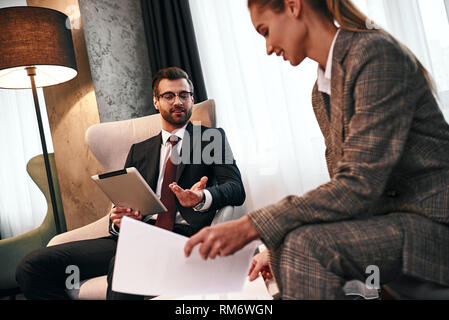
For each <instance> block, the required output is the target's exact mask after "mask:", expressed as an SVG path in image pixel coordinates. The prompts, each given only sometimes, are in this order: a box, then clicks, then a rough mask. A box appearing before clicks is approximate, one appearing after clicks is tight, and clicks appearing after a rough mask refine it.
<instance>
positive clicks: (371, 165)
mask: <svg viewBox="0 0 449 320" xmlns="http://www.w3.org/2000/svg"><path fill="white" fill-rule="evenodd" d="M312 102H313V108H314V111H315V115H316V118H317V120H318V123H319V125H320V128H321V131H322V133H323V135H324V139H325V143H326V160H327V166H328V170H329V174H330V177H331V181H330V182H328V183H326V184H324V185H322V186H320V187H319V188H317V189H315V190H313V191H311V192H308V193H307V194H305V195H304V196H302V197H298V196H290V197H287V198H286V199H284V200H282V201H280V202H279V203H277V204H274V205H271V206H268V207H266V208H263V209H261V210H257V211H255V212H252V213H249V214H248V215H249V217H250V218H251V219H252V221H253V222H254V223H255V225H256V227H257V229H258V230H259V232H260V234H261V235H262V239H263V240H264V242H265V243H266V244H267V246H268V247H269V248H270V249H273V250H274V249H276V248H277V247H278V246H279V245H281V244H282V241H283V239H284V237H285V235H286V234H287V233H289V232H290V231H291V230H293V229H296V228H298V227H300V226H301V225H304V224H313V223H323V222H324V223H325V222H336V221H342V220H349V219H365V218H369V217H372V216H375V215H385V214H398V215H399V216H400V218H401V221H402V225H403V227H404V237H405V239H404V253H403V259H404V261H403V272H404V273H405V274H408V275H412V276H416V277H419V278H423V279H426V280H430V281H433V282H438V283H441V284H446V285H449V263H448V261H449V228H448V224H449V125H448V123H447V122H446V121H445V120H444V117H443V115H442V113H441V110H440V109H439V107H438V104H437V102H436V100H435V98H434V96H433V95H432V92H431V90H430V89H429V86H428V84H427V83H426V80H425V77H424V75H423V73H422V71H421V70H420V69H419V68H418V65H417V62H416V60H415V59H414V58H413V57H411V56H410V55H409V54H407V52H406V50H404V48H402V47H401V46H400V45H398V44H397V43H396V42H395V41H393V40H392V39H390V38H389V37H388V36H386V35H384V34H381V33H361V32H360V33H355V32H349V31H345V30H341V31H340V34H339V35H338V38H337V40H336V43H335V47H334V55H333V60H332V79H331V96H330V97H329V96H328V95H327V94H324V93H322V92H319V91H318V89H317V85H315V87H314V90H313V95H312Z"/></svg>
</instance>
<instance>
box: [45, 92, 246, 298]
mask: <svg viewBox="0 0 449 320" xmlns="http://www.w3.org/2000/svg"><path fill="white" fill-rule="evenodd" d="M191 121H201V124H202V125H204V126H207V127H215V102H214V101H213V100H207V101H204V102H202V103H198V104H196V105H195V106H194V107H193V113H192V118H191ZM160 130H161V121H160V115H159V114H155V115H151V116H146V117H141V118H136V119H131V120H124V121H116V122H109V123H101V124H96V125H93V126H91V127H90V128H89V129H88V130H87V131H86V136H85V139H86V143H87V145H88V147H89V149H90V150H91V151H92V153H93V154H94V156H95V158H97V160H98V161H99V162H100V163H101V164H102V165H103V167H104V169H105V171H113V170H120V169H123V166H124V164H125V161H126V156H127V154H128V152H129V149H130V147H131V145H132V144H133V143H137V142H140V141H143V140H146V139H148V138H150V137H152V136H155V135H157V134H158V133H159V132H160ZM111 206H112V204H111ZM108 216H109V212H107V213H105V216H104V217H103V218H101V219H99V220H97V221H95V222H93V223H91V224H89V225H86V226H84V227H81V228H78V229H75V230H72V231H69V232H65V233H62V234H60V235H57V236H55V237H54V238H52V239H51V241H50V242H49V243H48V246H53V245H57V244H61V243H66V242H70V241H77V240H86V239H95V238H100V237H105V236H108V235H109V232H108V226H109V222H108ZM240 216H241V213H240V212H239V210H238V209H237V208H234V207H230V206H228V207H225V208H223V209H221V210H219V211H218V212H217V214H216V216H215V219H214V220H213V222H212V224H216V223H220V222H223V221H229V220H233V219H237V218H239V217H240ZM106 288H107V281H106V276H102V277H97V278H92V279H88V280H85V281H83V282H82V283H81V284H80V288H79V289H73V290H68V294H69V296H70V297H71V298H72V299H82V300H93V299H95V300H103V299H106Z"/></svg>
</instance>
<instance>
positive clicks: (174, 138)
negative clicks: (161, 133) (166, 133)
mask: <svg viewBox="0 0 449 320" xmlns="http://www.w3.org/2000/svg"><path fill="white" fill-rule="evenodd" d="M179 140H181V139H180V138H179V137H178V136H175V135H173V136H170V138H169V139H168V141H169V142H170V143H171V145H172V147H174V146H175V145H176V144H177V143H178V142H179Z"/></svg>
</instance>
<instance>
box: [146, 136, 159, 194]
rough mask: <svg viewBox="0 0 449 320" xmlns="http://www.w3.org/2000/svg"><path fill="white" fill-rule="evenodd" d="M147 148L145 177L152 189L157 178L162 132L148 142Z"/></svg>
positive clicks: (154, 188)
mask: <svg viewBox="0 0 449 320" xmlns="http://www.w3.org/2000/svg"><path fill="white" fill-rule="evenodd" d="M148 143H149V144H148V150H147V154H146V157H147V159H148V161H147V163H148V167H147V170H146V171H147V177H148V184H149V185H150V187H151V189H153V190H154V191H155V190H156V188H157V180H158V178H159V162H160V158H161V144H162V132H160V133H159V134H158V135H157V136H155V137H154V138H153V139H151V140H149V142H148Z"/></svg>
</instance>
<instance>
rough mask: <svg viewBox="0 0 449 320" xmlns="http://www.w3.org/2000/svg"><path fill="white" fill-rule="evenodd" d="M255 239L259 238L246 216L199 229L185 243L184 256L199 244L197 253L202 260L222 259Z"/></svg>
mask: <svg viewBox="0 0 449 320" xmlns="http://www.w3.org/2000/svg"><path fill="white" fill-rule="evenodd" d="M257 238H259V232H258V231H257V229H256V228H255V227H254V225H253V223H252V222H251V220H250V219H249V218H248V216H243V217H242V218H240V219H238V220H234V221H229V222H224V223H220V224H217V225H214V226H211V227H206V228H203V229H201V230H200V231H199V232H198V233H196V234H194V235H193V236H192V237H191V238H190V239H189V240H188V241H187V243H186V245H185V247H184V254H185V256H186V257H188V256H190V253H191V252H192V249H193V248H194V247H195V246H196V245H197V244H199V243H201V246H200V249H199V253H200V255H201V257H202V258H203V259H204V260H206V259H207V258H211V259H214V258H215V257H216V256H217V255H220V256H222V257H224V256H228V255H231V254H233V253H234V252H236V251H238V250H240V249H241V248H243V247H244V246H245V245H246V244H248V243H250V242H251V241H253V240H255V239H257Z"/></svg>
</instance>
